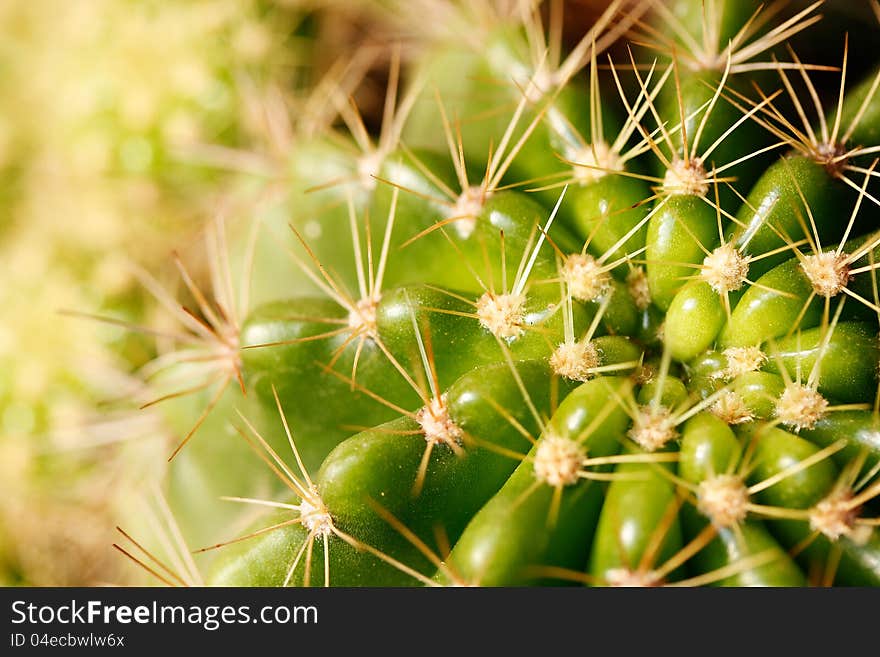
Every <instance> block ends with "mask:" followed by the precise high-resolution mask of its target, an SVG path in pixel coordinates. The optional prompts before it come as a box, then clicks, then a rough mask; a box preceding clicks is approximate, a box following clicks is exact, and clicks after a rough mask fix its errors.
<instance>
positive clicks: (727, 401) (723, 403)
mask: <svg viewBox="0 0 880 657" xmlns="http://www.w3.org/2000/svg"><path fill="white" fill-rule="evenodd" d="M709 410H710V411H711V412H712V414H713V415H715V416H716V417H718V418H719V419H721V420H723V421H724V422H726V423H727V424H743V423H744V422H750V421H751V420H754V419H755V414H754V413H753V412H752V409H750V408H749V407H748V405H747V404H746V402H745V400H743V398H742V395H740V394H739V393H737V392H734V391H733V390H724V391H722V392H720V393H719V394H718V398H717V399H716V400H715V402H714V403H713V404H712V406H710V407H709Z"/></svg>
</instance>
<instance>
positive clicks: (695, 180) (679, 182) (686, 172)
mask: <svg viewBox="0 0 880 657" xmlns="http://www.w3.org/2000/svg"><path fill="white" fill-rule="evenodd" d="M663 191H664V192H666V193H667V194H670V195H673V196H676V195H681V196H684V195H689V196H700V197H703V196H705V195H706V194H708V192H709V183H708V182H706V169H705V168H704V167H703V163H702V161H700V158H697V157H694V158H691V159H690V160H689V161H687V162H686V161H684V160H681V159H678V158H676V159H675V160H673V161H672V164H670V165H669V168H668V169H667V170H666V175H665V176H664V177H663Z"/></svg>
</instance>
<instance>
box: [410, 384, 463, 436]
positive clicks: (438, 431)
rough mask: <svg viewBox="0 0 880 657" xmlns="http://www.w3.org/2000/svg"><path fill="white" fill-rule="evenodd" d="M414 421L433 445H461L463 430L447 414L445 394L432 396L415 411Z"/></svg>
mask: <svg viewBox="0 0 880 657" xmlns="http://www.w3.org/2000/svg"><path fill="white" fill-rule="evenodd" d="M416 422H418V423H419V426H420V427H421V428H422V433H424V435H425V440H426V441H427V442H428V443H431V444H434V445H448V446H450V447H452V446H458V445H461V439H462V437H463V436H464V432H463V431H462V430H461V427H459V426H458V425H457V424H456V423H455V422H454V421H453V420H452V418H451V417H450V416H449V408H448V407H447V406H446V395H443V396H441V397H440V398H439V399H438V398H436V397H435V398H434V399H432V400H431V403H430V404H428V405H427V406H425V407H423V408H422V409H420V410H419V412H418V413H416Z"/></svg>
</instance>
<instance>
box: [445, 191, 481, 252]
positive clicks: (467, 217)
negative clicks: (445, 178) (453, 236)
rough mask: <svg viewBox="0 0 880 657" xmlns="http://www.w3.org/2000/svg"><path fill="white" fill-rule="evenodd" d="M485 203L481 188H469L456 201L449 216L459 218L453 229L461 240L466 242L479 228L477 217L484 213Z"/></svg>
mask: <svg viewBox="0 0 880 657" xmlns="http://www.w3.org/2000/svg"><path fill="white" fill-rule="evenodd" d="M485 202H486V195H485V194H484V193H483V189H482V188H481V187H468V188H467V189H466V190H464V191H463V192H462V193H461V194H460V195H459V197H458V198H457V199H456V200H455V205H454V206H453V207H452V210H451V212H450V213H449V216H450V217H458V219H456V220H455V221H454V222H452V227H453V228H454V229H455V232H456V233H457V234H458V236H459V237H460V238H461V239H463V240H466V239H467V238H469V237H470V236H471V235H473V232H474V230H475V229H476V227H477V217H478V216H479V214H480V212H482V211H483V204H484V203H485Z"/></svg>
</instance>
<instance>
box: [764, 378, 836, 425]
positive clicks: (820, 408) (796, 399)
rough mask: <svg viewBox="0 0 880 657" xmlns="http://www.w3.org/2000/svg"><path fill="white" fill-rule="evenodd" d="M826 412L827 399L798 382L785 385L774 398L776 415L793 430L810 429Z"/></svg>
mask: <svg viewBox="0 0 880 657" xmlns="http://www.w3.org/2000/svg"><path fill="white" fill-rule="evenodd" d="M827 414H828V400H827V399H825V398H824V397H823V396H822V395H820V394H819V393H818V392H817V391H816V390H813V389H812V388H809V387H807V386H805V385H803V384H800V383H792V384H789V385H787V386H786V387H785V390H783V391H782V394H781V395H780V396H779V399H777V400H776V417H778V418H779V420H780V422H782V424H785V425H787V426H790V427H793V428H794V430H795V431H800V430H801V429H812V428H813V427H814V426H815V425H816V423H817V422H818V421H819V420H821V419H822V418H824V417H825V416H826V415H827Z"/></svg>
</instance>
